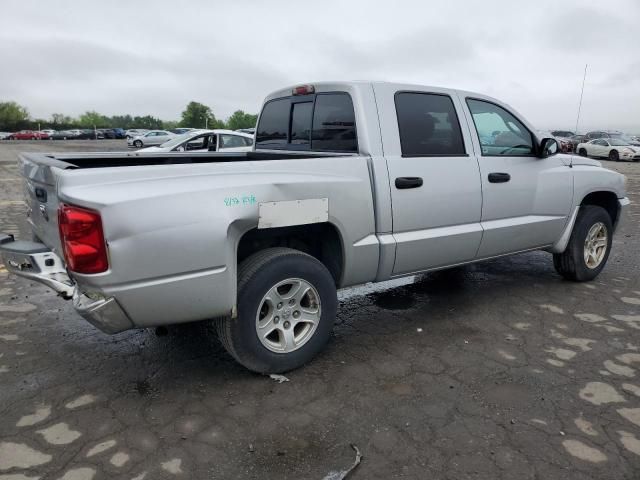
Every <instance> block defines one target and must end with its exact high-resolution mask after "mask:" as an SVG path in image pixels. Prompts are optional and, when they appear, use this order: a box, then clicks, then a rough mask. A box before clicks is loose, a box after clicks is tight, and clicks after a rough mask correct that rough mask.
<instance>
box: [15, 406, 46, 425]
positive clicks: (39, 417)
mask: <svg viewBox="0 0 640 480" xmlns="http://www.w3.org/2000/svg"><path fill="white" fill-rule="evenodd" d="M49 415H51V406H50V405H40V406H38V407H36V411H35V413H32V414H31V415H25V416H24V417H22V418H21V419H20V420H18V423H16V427H30V426H31V425H35V424H36V423H40V422H42V421H43V420H46V419H47V418H49Z"/></svg>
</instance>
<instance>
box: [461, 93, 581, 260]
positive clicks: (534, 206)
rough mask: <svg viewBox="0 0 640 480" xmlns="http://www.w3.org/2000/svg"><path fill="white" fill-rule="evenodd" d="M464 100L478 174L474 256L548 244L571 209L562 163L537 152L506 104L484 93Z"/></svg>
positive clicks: (566, 173) (567, 174)
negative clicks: (478, 232)
mask: <svg viewBox="0 0 640 480" xmlns="http://www.w3.org/2000/svg"><path fill="white" fill-rule="evenodd" d="M465 101H466V105H467V106H468V109H469V110H468V111H469V113H470V116H471V119H472V122H473V125H474V126H475V130H476V132H477V136H476V138H474V144H475V145H476V151H477V152H478V162H479V164H480V174H481V178H482V228H483V230H484V232H483V236H482V243H481V245H480V249H479V251H478V258H487V257H492V256H496V255H502V254H506V253H512V252H517V251H521V250H528V249H533V248H538V247H544V246H548V245H551V244H553V243H554V242H555V241H557V240H558V238H560V235H561V233H562V230H563V229H564V226H565V225H566V222H567V219H568V216H569V213H570V211H571V203H572V198H573V176H572V171H571V169H570V168H569V166H568V164H567V163H565V162H564V161H563V160H562V157H561V156H560V155H554V156H550V157H547V158H539V157H538V156H537V155H536V152H537V148H538V147H537V145H536V142H537V140H536V139H535V136H534V135H533V134H532V133H531V131H530V129H528V128H527V127H526V126H525V125H524V123H523V122H521V121H520V120H518V118H516V116H515V115H513V114H512V113H510V112H509V111H508V110H507V109H506V108H504V107H502V106H500V105H497V104H495V103H493V102H491V101H488V100H484V99H475V98H466V99H465ZM472 128H473V127H472Z"/></svg>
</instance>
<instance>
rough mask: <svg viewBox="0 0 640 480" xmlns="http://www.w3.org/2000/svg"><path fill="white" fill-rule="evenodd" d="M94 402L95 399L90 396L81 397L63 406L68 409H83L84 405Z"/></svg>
mask: <svg viewBox="0 0 640 480" xmlns="http://www.w3.org/2000/svg"><path fill="white" fill-rule="evenodd" d="M95 401H96V397H95V396H93V395H91V394H86V395H82V396H81V397H78V398H76V399H75V400H72V401H70V402H69V403H67V404H66V405H65V407H67V408H68V409H70V410H71V409H74V408H78V407H84V406H85V405H89V404H90V403H93V402H95Z"/></svg>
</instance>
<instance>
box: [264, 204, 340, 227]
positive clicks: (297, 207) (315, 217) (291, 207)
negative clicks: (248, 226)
mask: <svg viewBox="0 0 640 480" xmlns="http://www.w3.org/2000/svg"><path fill="white" fill-rule="evenodd" d="M328 220H329V199H328V198H309V199H306V200H284V201H280V202H260V203H259V204H258V228H259V229H262V228H275V227H289V226H292V225H307V224H310V223H322V222H327V221H328Z"/></svg>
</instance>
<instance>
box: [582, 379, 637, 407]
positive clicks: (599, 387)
mask: <svg viewBox="0 0 640 480" xmlns="http://www.w3.org/2000/svg"><path fill="white" fill-rule="evenodd" d="M579 396H580V398H581V399H583V400H586V401H587V402H590V403H593V404H594V405H603V404H605V403H622V402H626V400H625V399H624V397H623V396H622V395H620V394H619V393H618V392H617V390H616V389H615V388H613V387H612V386H611V385H609V384H608V383H602V382H589V383H587V384H586V385H585V387H584V388H583V389H582V390H580V393H579Z"/></svg>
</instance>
